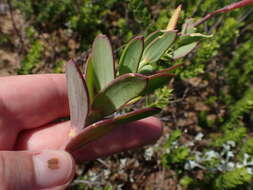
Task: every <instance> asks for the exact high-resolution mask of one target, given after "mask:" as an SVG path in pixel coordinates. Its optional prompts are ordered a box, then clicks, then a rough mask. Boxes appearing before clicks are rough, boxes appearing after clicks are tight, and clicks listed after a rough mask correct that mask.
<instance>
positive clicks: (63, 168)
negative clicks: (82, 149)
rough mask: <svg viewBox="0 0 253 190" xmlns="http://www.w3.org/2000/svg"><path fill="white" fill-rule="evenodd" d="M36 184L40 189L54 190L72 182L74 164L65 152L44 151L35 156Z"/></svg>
mask: <svg viewBox="0 0 253 190" xmlns="http://www.w3.org/2000/svg"><path fill="white" fill-rule="evenodd" d="M33 164H34V171H35V183H36V186H38V188H52V187H57V186H59V185H64V184H66V183H68V182H69V181H70V180H72V177H73V171H74V162H73V159H72V158H71V156H70V155H69V154H68V153H67V152H64V151H54V150H44V151H42V152H40V153H37V154H35V155H33Z"/></svg>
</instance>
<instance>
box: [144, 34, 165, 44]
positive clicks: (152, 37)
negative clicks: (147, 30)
mask: <svg viewBox="0 0 253 190" xmlns="http://www.w3.org/2000/svg"><path fill="white" fill-rule="evenodd" d="M163 34H164V32H162V31H161V30H157V31H155V32H153V33H151V34H149V35H148V36H147V37H146V38H145V40H144V47H145V48H146V47H147V46H148V45H149V44H150V43H151V42H152V41H153V40H155V39H156V38H158V37H159V36H161V35H163Z"/></svg>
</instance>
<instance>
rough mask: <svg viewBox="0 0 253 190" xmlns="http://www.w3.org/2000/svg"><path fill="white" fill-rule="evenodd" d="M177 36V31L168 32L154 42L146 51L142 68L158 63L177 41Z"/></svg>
mask: <svg viewBox="0 0 253 190" xmlns="http://www.w3.org/2000/svg"><path fill="white" fill-rule="evenodd" d="M176 35H177V32H176V31H168V32H165V33H164V34H163V35H162V36H160V37H158V38H156V39H155V40H154V41H152V42H151V43H150V44H149V45H148V46H147V47H146V48H145V50H144V53H143V57H142V61H141V64H140V67H142V66H143V65H145V64H146V63H153V62H156V61H158V60H159V59H160V57H161V56H162V55H163V54H164V53H165V52H166V51H167V50H168V49H169V47H170V46H171V45H172V43H173V42H174V41H175V39H176Z"/></svg>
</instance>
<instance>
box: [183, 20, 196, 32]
mask: <svg viewBox="0 0 253 190" xmlns="http://www.w3.org/2000/svg"><path fill="white" fill-rule="evenodd" d="M194 23H195V22H194V19H193V18H190V19H186V21H185V23H184V24H183V26H182V31H181V33H182V35H187V34H192V33H194V32H195V31H196V28H195V27H194Z"/></svg>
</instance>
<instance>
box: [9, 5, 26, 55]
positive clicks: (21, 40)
mask: <svg viewBox="0 0 253 190" xmlns="http://www.w3.org/2000/svg"><path fill="white" fill-rule="evenodd" d="M7 4H8V6H9V10H10V15H11V21H12V25H13V28H14V30H15V32H16V34H17V36H18V38H19V42H20V44H21V52H22V53H23V52H24V51H25V43H24V40H23V37H22V34H21V32H20V31H19V30H18V28H17V25H16V22H15V19H14V15H13V7H12V4H11V0H7Z"/></svg>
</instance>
